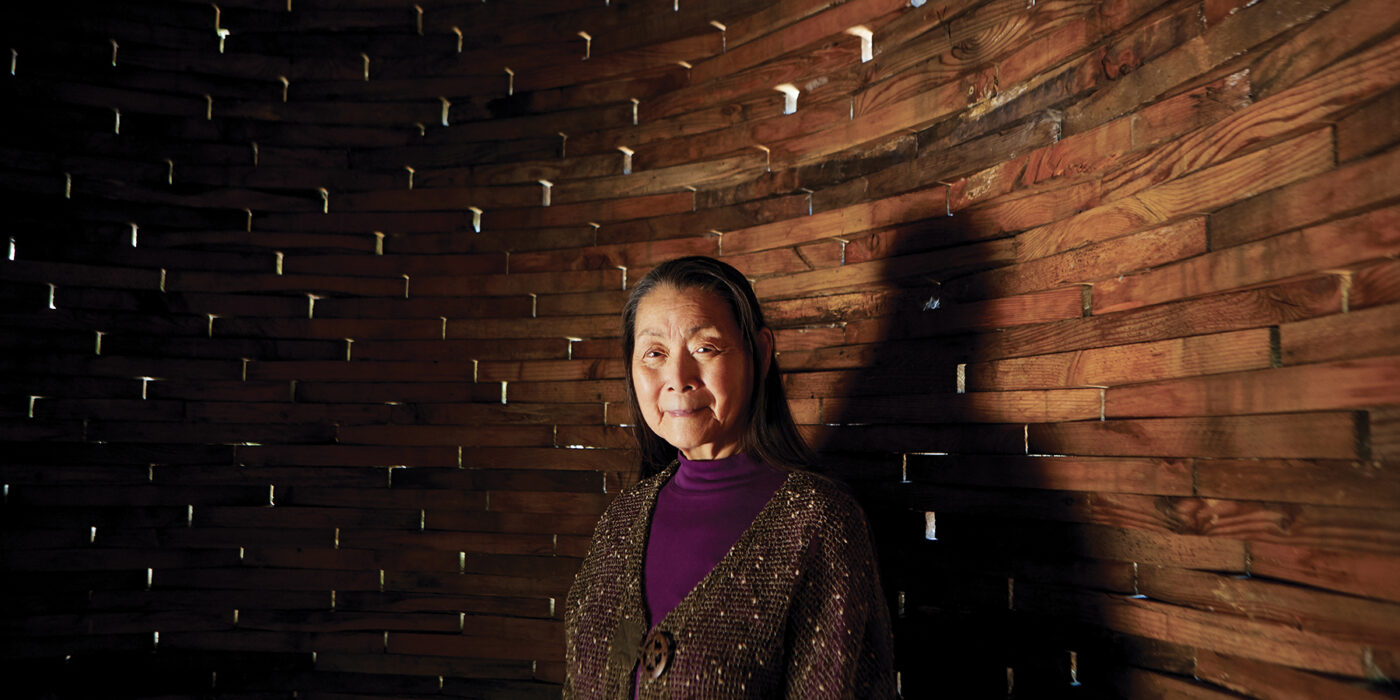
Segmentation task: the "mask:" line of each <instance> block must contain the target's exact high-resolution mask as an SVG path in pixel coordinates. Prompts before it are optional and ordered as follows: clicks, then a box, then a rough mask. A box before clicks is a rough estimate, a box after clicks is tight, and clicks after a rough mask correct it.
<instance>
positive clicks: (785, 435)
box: [622, 255, 812, 477]
mask: <svg viewBox="0 0 1400 700" xmlns="http://www.w3.org/2000/svg"><path fill="white" fill-rule="evenodd" d="M662 286H669V287H674V288H676V289H681V290H687V289H703V290H707V291H710V292H713V293H714V294H716V295H718V296H719V298H721V299H723V300H724V301H725V303H726V304H728V305H729V309H730V311H731V312H732V313H733V314H734V320H735V322H736V323H737V324H738V326H739V331H740V333H741V334H742V335H743V339H744V348H745V350H746V351H747V352H748V355H749V360H750V362H752V363H753V377H754V382H753V391H752V393H751V394H750V395H749V405H748V427H747V428H746V429H745V430H744V435H743V438H742V442H741V443H740V445H739V449H740V450H742V451H744V452H747V453H749V454H751V455H753V456H755V457H758V458H759V459H761V460H763V461H764V462H767V463H768V464H771V465H773V466H775V467H787V468H792V469H796V468H802V467H806V466H807V465H809V464H811V462H812V451H811V449H810V448H808V447H807V442H806V440H803V439H802V434H801V433H799V432H797V425H796V423H794V422H793V420H792V412H791V411H789V410H788V402H787V394H786V392H784V391H783V379H782V373H781V372H780V371H779V370H778V358H777V357H776V355H777V353H776V352H775V350H774V349H772V348H770V350H769V356H768V358H767V360H768V374H767V376H764V375H763V361H764V359H765V358H764V357H763V356H762V355H761V351H762V347H761V346H760V345H759V335H760V333H761V332H762V330H763V328H764V327H765V324H764V322H763V310H762V309H761V308H759V306H758V297H756V296H754V293H753V287H752V286H751V285H750V284H749V281H748V279H746V278H745V277H744V275H743V273H741V272H739V271H738V270H736V269H734V267H733V266H731V265H729V264H728V263H724V262H720V261H719V260H716V259H714V258H709V257H705V256H701V255H694V256H690V257H685V258H676V259H675V260H670V261H667V262H664V263H662V264H660V265H658V266H656V267H655V268H653V269H652V271H651V272H648V273H647V275H646V276H645V277H643V278H642V281H641V282H638V283H637V286H635V287H633V288H632V294H631V295H630V296H628V297H627V305H626V306H624V307H623V308H622V358H623V360H624V362H623V364H624V366H626V368H627V404H628V405H629V406H631V407H632V415H633V416H634V420H635V421H636V422H635V423H634V424H633V426H632V434H633V435H634V436H635V437H636V439H637V447H638V448H640V449H641V453H642V454H641V462H642V465H641V466H642V476H643V477H646V476H651V475H652V474H656V473H658V472H660V471H662V470H663V469H665V468H666V467H667V466H668V465H670V463H671V462H673V461H674V460H675V459H676V448H675V447H673V446H671V444H670V443H668V442H666V441H665V440H664V439H662V437H661V436H660V435H657V434H656V433H654V432H652V430H651V428H650V427H648V426H647V424H646V421H645V420H644V419H643V418H642V411H641V406H640V404H639V403H638V402H637V388H636V386H635V385H633V383H632V353H633V352H635V351H636V345H637V307H638V306H639V305H640V304H641V302H642V299H643V298H645V297H646V295H648V294H650V293H651V292H652V291H654V290H655V289H656V288H657V287H662ZM760 377H763V379H762V380H761V381H760V379H759V378H760Z"/></svg>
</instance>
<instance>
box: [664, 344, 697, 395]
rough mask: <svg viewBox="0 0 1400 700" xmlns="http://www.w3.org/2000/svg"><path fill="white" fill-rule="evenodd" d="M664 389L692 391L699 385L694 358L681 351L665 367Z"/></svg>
mask: <svg viewBox="0 0 1400 700" xmlns="http://www.w3.org/2000/svg"><path fill="white" fill-rule="evenodd" d="M667 369H668V370H669V371H668V372H667V374H666V389H667V390H668V391H693V390H694V389H696V388H697V387H699V386H700V376H699V371H698V370H699V366H698V365H697V364H696V363H695V358H693V357H691V356H690V355H689V354H687V353H681V354H680V355H679V356H678V357H676V359H674V360H673V361H671V363H670V366H669V367H668V368H667Z"/></svg>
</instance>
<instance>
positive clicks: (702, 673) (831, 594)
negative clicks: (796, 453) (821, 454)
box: [564, 465, 895, 700]
mask: <svg viewBox="0 0 1400 700" xmlns="http://www.w3.org/2000/svg"><path fill="white" fill-rule="evenodd" d="M674 473H675V465H672V467H671V468H669V469H667V470H666V471H664V472H662V473H661V474H658V475H656V476H653V477H651V478H649V479H645V480H643V481H642V482H641V483H639V484H637V485H636V486H634V487H632V488H630V489H628V490H626V491H624V492H623V493H622V494H620V495H618V497H617V498H616V499H614V500H613V502H612V503H611V504H609V506H608V508H607V510H606V511H605V512H604V514H603V516H602V518H601V519H600V520H599V522H598V525H597V527H596V529H595V530H594V533H593V542H592V544H591V545H590V547H589V551H588V555H587V557H586V558H585V559H584V562H583V565H582V567H581V568H580V570H579V573H578V575H577V577H576V578H575V579H574V584H573V587H572V588H571V589H570V590H569V597H568V599H567V602H566V603H565V611H564V617H565V633H566V639H565V681H564V697H565V698H580V699H586V700H593V699H595V698H598V699H608V700H631V698H632V693H633V678H634V677H635V675H634V674H635V668H636V662H637V659H638V655H639V651H640V649H641V647H642V641H643V638H644V637H645V636H646V635H647V632H648V630H647V623H646V617H647V614H646V603H645V593H644V591H643V589H642V572H643V571H644V568H643V567H644V562H643V559H644V556H645V552H646V544H647V533H648V528H649V526H650V523H651V515H652V511H653V508H654V507H655V504H656V498H657V493H658V492H659V491H660V489H661V487H662V485H664V484H665V483H666V481H667V480H668V479H670V478H671V476H672V475H673V474H674ZM656 627H657V628H658V629H661V630H664V631H666V632H668V633H669V634H670V635H671V638H672V639H673V640H674V652H673V654H672V656H671V659H670V662H669V664H668V666H667V667H666V670H665V672H664V673H662V674H661V676H660V677H659V678H656V679H654V680H653V679H651V678H649V677H648V676H647V674H642V676H641V680H640V682H639V687H638V688H637V689H636V692H637V697H638V698H640V699H641V700H652V699H655V698H705V699H707V700H708V699H710V698H736V699H737V698H779V697H781V698H889V697H893V696H894V693H895V691H894V671H893V662H892V644H891V640H890V623H889V611H888V609H887V608H886V605H885V601H884V597H883V595H882V593H881V589H880V583H879V577H878V574H877V572H876V570H875V563H874V557H873V552H872V547H871V543H870V533H869V529H868V526H867V525H866V521H865V516H864V514H863V513H862V511H861V510H860V506H859V505H857V504H856V502H855V500H854V499H852V498H851V497H850V495H848V494H847V493H846V492H844V491H842V490H841V489H840V488H839V487H838V486H836V485H835V484H834V483H833V482H831V481H830V480H828V479H826V478H824V477H821V476H818V475H815V474H812V473H810V472H803V471H795V472H792V473H791V474H789V475H788V477H787V479H786V481H784V483H783V485H782V486H780V487H779V488H778V490H777V491H776V492H775V493H774V494H773V497H772V498H771V499H770V500H769V501H768V503H767V505H765V506H764V508H763V509H762V510H761V511H760V512H759V514H758V515H757V516H756V517H755V518H754V521H753V523H752V524H751V525H750V526H749V528H748V530H746V531H745V532H744V534H743V535H741V536H740V537H739V540H738V541H737V542H735V544H734V546H733V547H732V548H731V549H730V550H729V552H728V553H727V554H725V555H724V557H723V558H721V559H720V561H719V563H718V564H716V565H715V567H714V568H713V569H712V570H711V571H710V573H709V574H707V575H706V576H705V578H703V579H702V580H701V581H700V583H699V584H697V585H696V587H695V588H694V589H692V590H691V591H690V593H689V594H688V595H687V596H686V597H685V598H684V599H683V600H682V601H681V602H680V604H679V605H677V606H676V608H675V609H674V610H672V611H671V612H670V613H669V614H667V615H666V617H665V618H663V619H662V620H660V621H659V622H658V623H657V625H656Z"/></svg>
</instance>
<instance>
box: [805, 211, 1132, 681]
mask: <svg viewBox="0 0 1400 700" xmlns="http://www.w3.org/2000/svg"><path fill="white" fill-rule="evenodd" d="M927 191H928V192H929V193H930V195H931V196H939V194H940V193H941V192H944V191H945V188H944V187H943V186H941V185H940V186H938V187H936V188H929V189H928V190H927ZM948 211H950V212H951V211H953V210H952V209H951V208H950V209H949V210H948ZM867 244H868V245H869V246H870V248H872V249H879V250H881V251H882V253H881V256H880V258H879V259H881V260H885V261H887V262H886V263H883V264H882V270H883V271H882V275H881V280H880V282H879V284H876V285H872V287H873V288H875V289H877V290H882V291H878V292H877V293H878V294H879V295H880V296H881V297H882V301H881V303H879V304H877V305H876V306H878V307H879V308H880V313H878V314H877V315H872V316H870V317H868V318H859V319H852V320H850V321H848V323H847V325H846V339H847V343H849V345H847V346H845V347H843V348H832V349H829V351H830V352H831V355H830V358H829V359H830V363H829V364H826V365H825V366H824V367H820V368H819V369H828V368H831V367H833V366H834V367H837V368H838V372H840V371H841V369H840V368H841V367H843V365H842V364H841V362H842V360H841V359H840V358H842V357H844V358H847V362H848V364H846V365H844V367H846V368H847V369H845V371H844V374H845V377H844V379H843V381H839V382H837V384H838V386H831V385H830V384H827V385H826V388H825V389H821V388H816V389H810V388H807V387H822V386H823V383H822V382H820V381H812V382H805V383H804V382H801V381H800V380H799V381H798V382H793V384H795V385H796V387H795V388H797V389H798V390H797V391H796V392H792V393H793V395H792V396H791V398H794V399H803V398H807V399H810V398H820V399H821V408H820V410H821V415H820V422H821V427H820V428H819V429H818V431H817V438H816V440H814V447H815V448H817V449H818V450H819V452H820V453H821V455H822V459H821V460H820V462H821V464H822V469H823V470H824V471H825V472H826V473H828V474H829V475H831V476H833V477H835V478H837V479H839V480H841V481H843V482H845V483H846V484H848V485H849V486H850V488H851V490H852V491H853V492H854V493H855V494H856V496H857V498H858V499H859V500H860V501H861V503H862V505H863V507H864V508H865V511H866V514H867V516H868V518H869V520H870V522H871V527H872V530H873V533H874V537H875V541H876V548H877V551H878V556H879V559H880V562H879V564H880V571H881V576H882V580H883V584H884V587H885V592H886V595H887V598H888V603H889V606H890V610H891V619H892V620H893V623H894V630H895V652H896V670H898V671H899V673H900V683H901V687H902V692H903V696H904V697H906V698H931V697H967V698H993V697H1065V696H1070V697H1112V696H1115V695H1116V694H1117V692H1116V691H1115V690H1113V687H1112V686H1114V685H1115V684H1114V683H1112V682H1110V681H1109V680H1108V678H1107V676H1106V675H1105V674H1114V673H1117V672H1118V671H1120V670H1121V669H1122V668H1123V667H1124V666H1125V664H1127V663H1130V662H1131V658H1129V657H1131V656H1132V655H1133V654H1141V653H1144V652H1143V650H1141V649H1131V646H1132V645H1129V644H1124V642H1123V640H1122V639H1115V638H1114V635H1113V634H1112V633H1111V632H1108V631H1107V630H1106V629H1104V628H1103V627H1102V626H1100V625H1098V624H1095V623H1096V620H1093V619H1086V617H1085V616H1084V615H1082V614H1075V613H1073V612H1072V610H1073V608H1074V607H1076V606H1073V605H1069V604H1061V603H1058V602H1056V601H1066V602H1068V601H1071V600H1072V599H1073V594H1074V591H1075V590H1082V589H1085V588H1088V589H1093V590H1114V591H1116V592H1121V591H1117V589H1119V588H1121V585H1122V582H1121V581H1117V580H1116V579H1115V577H1111V576H1107V575H1104V574H1103V573H1102V572H1101V571H1100V570H1099V568H1098V565H1096V564H1095V563H1094V562H1092V561H1090V560H1088V559H1087V558H1085V557H1083V556H1082V555H1080V554H1078V553H1079V552H1081V550H1082V549H1083V547H1082V546H1080V544H1079V543H1078V542H1077V537H1078V536H1077V534H1076V530H1075V527H1074V525H1073V521H1074V518H1073V517H1072V516H1073V511H1074V510H1075V509H1076V496H1075V494H1072V493H1069V492H1066V491H1056V490H1054V486H1053V485H1051V484H1050V483H1049V479H1048V477H1047V476H1046V475H1044V474H1042V471H1043V469H1042V468H1041V465H1042V464H1043V461H1044V460H1045V459H1052V457H1049V456H1040V455H1033V454H1028V451H1029V449H1028V448H1029V447H1030V445H1029V442H1028V439H1027V436H1028V434H1029V427H1028V425H1029V424H1031V423H1033V422H1034V420H1032V419H1029V418H1027V417H1024V416H1021V415H1020V414H1019V413H1018V410H1017V408H1016V405H1017V401H1018V400H1020V399H1021V398H1024V397H1015V396H1012V395H1011V394H1007V393H1005V392H982V391H978V389H979V388H981V387H978V386H977V385H976V379H977V377H979V376H981V374H980V373H981V372H982V371H983V370H985V369H986V368H987V367H988V366H989V365H987V363H989V362H992V361H994V360H996V359H1003V358H1004V357H1006V356H1008V353H1009V354H1010V356H1014V348H1008V346H1007V343H1006V342H1005V339H1004V338H1003V337H1001V334H1002V329H1001V328H1000V327H999V326H1000V324H1002V323H1003V322H1005V320H1006V319H1005V317H1004V316H1003V315H1001V314H998V313H997V311H996V309H998V308H1001V307H998V306H997V304H998V303H999V302H998V301H997V296H996V294H995V291H996V290H995V289H993V287H994V286H995V285H993V284H992V280H994V279H995V278H996V276H997V275H998V274H1004V273H1005V272H1007V271H1006V270H1002V271H1001V273H997V272H996V270H997V268H1004V267H1006V266H1007V265H1008V264H1009V261H1010V257H1011V256H1010V255H1009V253H1008V251H1010V250H1011V239H1010V235H1009V234H1005V233H1002V234H999V235H995V236H992V237H987V236H986V231H985V227H982V226H976V225H972V224H971V222H970V221H969V220H968V219H967V218H966V217H961V216H960V215H947V216H940V217H935V218H927V219H923V220H920V221H917V222H913V223H912V224H910V225H908V226H906V227H903V228H901V229H899V230H896V231H889V232H881V233H876V234H874V239H873V240H871V241H868V242H867ZM1000 303H1002V304H1003V305H1004V302H1000ZM819 364H820V363H819ZM785 369H786V368H785ZM789 371H791V370H789ZM969 380H971V381H972V383H971V384H969ZM823 390H824V391H825V392H826V393H825V395H821V394H819V393H818V392H820V391H823ZM997 394H1002V395H1000V396H998V395H997ZM1018 417H1019V419H1016V418H1018ZM1042 420H1043V419H1042ZM1117 578H1121V577H1117ZM1018 593H1019V594H1020V596H1021V598H1022V600H1021V602H1020V603H1019V604H1018V601H1017V596H1018ZM1030 600H1033V601H1034V604H1033V605H1027V604H1026V601H1030ZM1148 653H1150V652H1148ZM1100 676H1103V677H1102V678H1100ZM1100 681H1102V682H1100Z"/></svg>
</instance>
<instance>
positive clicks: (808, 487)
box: [784, 469, 865, 521]
mask: <svg viewBox="0 0 1400 700" xmlns="http://www.w3.org/2000/svg"><path fill="white" fill-rule="evenodd" d="M784 489H785V490H786V491H787V492H788V493H789V494H790V497H791V498H792V499H793V502H792V503H793V505H794V506H796V507H800V508H801V509H803V510H806V511H809V512H810V514H811V515H812V516H814V517H818V518H823V519H830V520H836V521H847V520H851V519H855V520H859V521H864V520H865V511H864V510H863V509H862V508H861V507H860V503H858V502H857V501H856V499H855V496H853V495H852V494H851V492H850V490H849V489H847V488H846V486H845V485H844V484H842V483H841V482H838V481H836V480H835V479H832V478H830V477H828V476H824V475H822V474H818V473H816V472H813V471H809V470H806V469H794V470H793V471H792V473H791V474H790V475H789V476H788V480H787V482H786V483H785V484H784Z"/></svg>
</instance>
